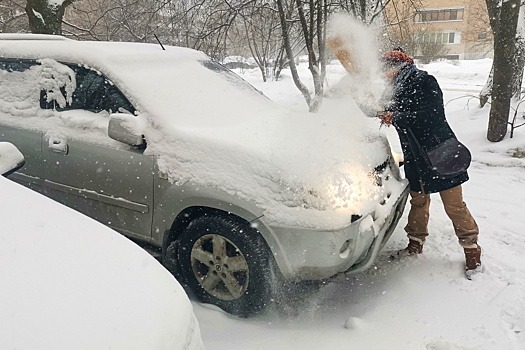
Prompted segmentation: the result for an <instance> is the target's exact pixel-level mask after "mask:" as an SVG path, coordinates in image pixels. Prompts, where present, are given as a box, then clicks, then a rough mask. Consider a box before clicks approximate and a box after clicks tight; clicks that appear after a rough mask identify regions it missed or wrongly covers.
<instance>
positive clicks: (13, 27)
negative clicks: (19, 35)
mask: <svg viewBox="0 0 525 350" xmlns="http://www.w3.org/2000/svg"><path fill="white" fill-rule="evenodd" d="M24 7H25V1H23V0H2V1H0V32H2V33H16V32H28V31H29V26H28V21H27V15H26V12H25V9H24Z"/></svg>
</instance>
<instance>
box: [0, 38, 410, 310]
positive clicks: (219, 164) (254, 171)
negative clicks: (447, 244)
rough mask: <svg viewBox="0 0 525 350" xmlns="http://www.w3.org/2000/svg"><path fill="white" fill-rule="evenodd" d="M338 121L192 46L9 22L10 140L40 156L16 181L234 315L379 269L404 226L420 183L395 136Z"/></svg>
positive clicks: (3, 70)
mask: <svg viewBox="0 0 525 350" xmlns="http://www.w3.org/2000/svg"><path fill="white" fill-rule="evenodd" d="M330 118H332V117H330V116H327V117H323V116H319V115H313V114H309V113H304V114H300V113H299V112H292V111H288V110H286V109H285V108H284V107H279V106H277V105H276V104H275V103H273V102H272V101H270V100H269V99H268V98H266V97H265V96H264V95H262V94H261V93H260V92H259V91H257V90H256V89H255V88H253V87H252V86H251V85H249V84H248V83H246V82H245V81H244V80H242V79H241V78H239V77H238V76H237V75H235V74H234V73H232V72H231V71H229V70H227V69H225V68H224V67H223V66H221V65H220V64H218V63H216V62H214V61H212V60H210V58H209V57H207V56H206V55H204V54H203V53H201V52H198V51H194V50H191V49H186V48H178V47H166V50H162V49H161V48H160V47H158V46H156V45H152V44H137V43H135V44H132V43H108V42H78V41H74V40H69V39H66V38H63V37H57V36H45V35H31V34H26V35H23V34H0V141H8V142H11V143H13V144H15V145H16V146H17V147H18V148H19V149H20V151H21V152H22V153H23V154H24V156H25V158H26V164H25V166H24V168H22V169H21V170H19V171H18V172H16V173H14V174H12V175H11V178H12V179H14V180H15V181H17V182H20V183H21V184H24V185H26V186H28V187H30V188H32V189H34V190H36V191H39V192H41V193H43V194H45V195H46V196H49V197H51V198H53V199H55V200H57V201H59V202H61V203H63V204H65V205H67V206H69V207H71V208H74V209H76V210H78V211H80V212H82V213H84V214H86V215H88V216H90V217H92V218H94V219H96V220H98V221H100V222H102V223H104V224H106V225H107V226H109V227H111V228H113V229H115V230H117V231H118V232H121V233H122V234H124V235H126V236H127V237H129V238H130V239H132V240H134V241H136V242H137V243H139V244H140V245H142V246H143V247H144V248H146V249H148V250H149V251H150V252H152V253H153V254H156V255H158V257H159V258H160V259H162V262H163V263H164V264H165V266H166V267H168V268H169V269H170V270H171V271H172V272H173V273H174V274H175V275H176V276H177V277H178V278H179V279H180V280H181V281H182V282H183V283H184V284H185V285H186V286H187V287H188V288H189V289H191V291H192V292H193V293H194V294H195V296H196V297H197V298H198V299H199V300H201V301H203V302H206V303H211V304H215V305H217V306H219V307H221V308H222V309H224V310H226V311H228V312H230V313H233V314H237V315H242V316H248V315H252V314H255V313H257V312H259V311H260V310H262V309H263V308H264V307H265V306H267V305H268V304H269V302H270V300H271V299H272V298H273V295H274V294H275V292H276V289H277V288H279V287H282V286H283V285H286V284H288V283H299V282H302V281H312V280H314V281H318V280H322V279H326V278H329V277H332V276H334V275H337V274H339V273H355V272H360V271H363V270H364V269H367V268H368V267H370V266H371V265H372V264H373V263H374V261H375V259H376V257H377V255H378V252H379V251H380V250H381V248H382V247H383V246H384V244H385V242H386V241H387V240H388V238H389V237H390V235H391V234H392V232H393V230H394V228H395V227H396V224H397V222H398V220H399V218H400V216H401V214H402V212H403V209H404V206H405V202H406V199H407V183H406V181H405V180H403V179H401V177H400V173H399V169H398V166H397V164H395V162H394V160H393V157H392V155H391V152H390V148H389V146H388V143H387V142H386V140H385V138H384V136H382V135H380V134H379V133H378V132H377V130H376V132H375V133H374V132H372V131H367V132H363V133H361V134H363V136H359V137H345V135H347V134H348V130H349V128H350V129H351V128H355V125H354V124H351V123H350V124H349V123H347V122H346V121H344V120H343V119H337V120H332V119H330ZM367 130H368V129H367ZM370 130H371V129H370ZM336 155H344V157H342V156H341V157H340V156H336ZM50 219H51V218H50ZM52 219H53V220H54V219H55V218H52ZM56 219H59V218H56Z"/></svg>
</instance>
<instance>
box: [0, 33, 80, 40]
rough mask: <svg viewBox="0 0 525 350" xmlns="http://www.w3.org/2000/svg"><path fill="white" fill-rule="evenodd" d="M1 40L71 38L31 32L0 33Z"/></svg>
mask: <svg viewBox="0 0 525 350" xmlns="http://www.w3.org/2000/svg"><path fill="white" fill-rule="evenodd" d="M0 40H53V41H60V40H71V39H68V38H66V37H65V36H61V35H50V34H30V33H0Z"/></svg>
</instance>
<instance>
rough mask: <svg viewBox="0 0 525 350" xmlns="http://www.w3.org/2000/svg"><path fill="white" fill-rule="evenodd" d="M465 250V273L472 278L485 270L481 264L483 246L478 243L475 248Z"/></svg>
mask: <svg viewBox="0 0 525 350" xmlns="http://www.w3.org/2000/svg"><path fill="white" fill-rule="evenodd" d="M464 250H465V269H466V270H465V273H466V275H467V278H468V279H469V280H470V279H472V276H474V275H475V274H478V273H480V272H483V266H482V265H481V247H480V246H479V245H478V246H477V247H475V248H464Z"/></svg>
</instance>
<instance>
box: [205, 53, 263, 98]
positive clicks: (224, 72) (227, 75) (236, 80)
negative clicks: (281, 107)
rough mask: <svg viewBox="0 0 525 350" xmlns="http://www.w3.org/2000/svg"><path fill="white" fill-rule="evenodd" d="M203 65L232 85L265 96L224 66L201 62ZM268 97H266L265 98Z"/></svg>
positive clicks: (211, 62) (212, 62)
mask: <svg viewBox="0 0 525 350" xmlns="http://www.w3.org/2000/svg"><path fill="white" fill-rule="evenodd" d="M201 63H202V65H203V66H204V67H206V68H208V69H209V70H211V71H212V72H215V73H217V74H220V75H221V77H222V78H224V79H225V80H227V81H228V82H230V83H231V84H233V85H235V86H237V87H239V88H240V89H243V90H246V91H250V92H256V93H257V94H260V95H263V96H264V94H263V93H262V91H260V90H257V89H256V88H255V87H254V86H253V85H251V84H250V83H248V82H247V81H246V80H244V79H243V78H241V77H240V76H238V75H237V74H235V73H234V72H232V71H231V70H229V69H228V68H226V67H224V66H223V65H222V64H220V63H218V62H215V61H211V60H209V61H201ZM265 97H266V96H265Z"/></svg>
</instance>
